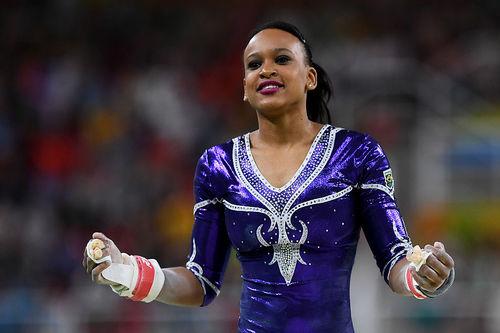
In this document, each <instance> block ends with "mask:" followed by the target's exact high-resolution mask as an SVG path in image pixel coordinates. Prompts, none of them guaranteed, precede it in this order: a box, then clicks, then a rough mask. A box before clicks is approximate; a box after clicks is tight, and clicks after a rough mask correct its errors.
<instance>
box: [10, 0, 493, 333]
mask: <svg viewBox="0 0 500 333" xmlns="http://www.w3.org/2000/svg"><path fill="white" fill-rule="evenodd" d="M275 19H282V20H287V21H290V22H292V23H295V24H297V25H298V26H299V27H300V28H302V29H303V30H304V33H305V34H306V36H307V37H308V39H309V40H310V43H311V44H312V46H313V54H314V57H315V61H317V62H318V63H320V64H321V65H322V66H323V67H325V68H326V69H327V71H328V72H329V74H330V76H331V78H332V81H333V83H334V91H335V96H334V99H333V101H332V102H331V106H332V108H333V119H334V124H335V125H337V126H340V127H347V128H352V129H356V130H359V131H363V132H368V133H370V134H372V135H373V136H375V137H376V138H377V139H378V140H379V141H380V142H381V144H382V146H383V147H384V149H385V150H386V151H387V152H388V154H389V156H390V158H391V163H392V164H393V170H394V171H395V174H396V182H397V183H396V185H397V189H396V190H397V197H398V198H399V204H400V207H401V210H402V212H403V215H404V216H406V220H407V224H408V227H409V229H410V231H411V234H412V236H413V239H414V241H415V242H416V243H420V244H425V243H426V242H433V241H434V240H437V239H441V240H443V241H444V242H445V244H449V245H448V247H449V248H448V250H449V251H450V252H451V253H452V254H454V255H455V256H456V262H457V282H456V285H455V287H454V289H452V290H451V291H450V295H446V296H444V297H443V298H442V299H441V300H436V301H431V302H429V303H428V304H424V303H421V302H420V303H418V302H416V301H412V300H406V299H400V298H397V296H393V295H390V292H389V289H388V288H387V287H384V286H383V283H382V281H381V280H382V279H381V278H380V276H379V274H378V272H377V271H376V268H373V267H374V263H373V260H372V259H371V253H369V252H368V251H367V250H366V249H364V247H363V246H362V248H361V249H360V253H359V256H360V259H359V260H357V264H356V265H357V266H360V263H365V262H366V263H367V264H366V265H373V267H371V268H367V269H368V270H369V271H370V274H371V275H370V276H372V278H371V279H370V281H368V282H366V281H364V282H363V285H365V284H366V283H368V286H367V287H366V288H371V290H372V292H370V293H366V294H365V293H360V292H359V289H358V291H356V290H354V289H355V288H354V287H353V305H352V307H353V313H354V319H355V323H356V326H357V328H358V329H359V332H360V333H363V332H373V333H377V332H389V333H391V332H396V331H399V330H403V329H404V331H405V332H424V331H425V332H471V331H472V330H474V331H475V332H476V333H480V332H488V333H490V332H500V331H499V329H498V327H500V292H499V291H498V288H497V284H496V283H498V282H499V280H500V271H499V270H500V268H499V267H500V265H499V259H498V254H499V250H500V241H499V239H500V227H499V226H500V208H498V207H500V131H499V130H498V129H499V128H500V94H499V92H500V3H499V2H498V1H495V0H489V1H488V0H485V1H476V2H471V1H470V2H467V1H440V2H431V1H423V2H422V1H409V2H404V4H403V2H398V1H395V0H379V1H368V0H364V1H359V2H357V3H356V4H354V3H351V2H342V3H337V4H333V3H331V2H326V1H319V2H314V3H313V4H310V3H308V2H306V1H288V2H286V3H276V4H272V3H268V2H266V1H261V0H259V1H253V2H252V3H246V4H243V3H240V2H228V3H225V2H222V1H221V2H217V1H214V2H210V1H209V2H203V3H201V2H196V1H183V2H181V1H167V2H163V1H153V0H148V1H141V2H134V1H97V0H85V1H84V0H81V1H78V0H71V1H67V0H66V1H62V0H58V1H56V0H53V1H46V2H37V1H4V2H2V4H1V5H0V264H1V267H2V269H1V273H0V332H156V331H162V332H167V331H168V332H170V331H174V330H175V331H176V332H192V331H196V332H232V331H235V325H236V320H237V316H238V298H239V274H240V273H239V268H238V264H237V263H236V260H235V259H234V258H232V263H231V265H230V267H229V269H228V272H227V273H226V278H225V281H226V282H225V286H224V288H223V289H222V293H221V296H220V299H218V300H216V301H215V302H214V304H213V305H211V306H210V307H208V308H206V309H205V308H204V309H179V308H174V307H170V306H166V305H161V304H148V305H146V304H137V303H134V302H128V301H126V300H122V299H119V298H118V297H116V296H115V295H114V294H113V293H112V292H111V290H108V289H109V288H105V287H101V286H95V285H93V284H92V283H91V281H90V277H89V276H88V275H86V274H85V272H84V271H83V268H82V266H81V259H82V252H83V247H84V245H85V244H86V242H87V240H88V239H89V237H90V236H91V234H92V232H93V231H97V230H99V231H102V232H104V233H105V234H107V235H108V236H109V237H111V238H112V239H113V240H114V241H115V243H116V244H117V245H118V246H119V248H120V249H122V251H124V252H127V253H138V254H141V255H143V256H145V257H150V258H151V257H154V258H157V259H158V261H159V262H160V263H162V264H163V265H164V266H178V265H184V263H185V260H186V256H187V255H188V251H189V236H190V232H191V226H192V222H193V221H192V206H193V195H192V179H193V172H194V167H195V165H196V161H197V159H198V157H199V156H200V155H201V154H202V152H203V150H204V149H206V148H208V147H210V146H212V145H215V144H217V143H221V142H224V141H226V140H229V139H231V138H232V137H235V136H237V135H239V134H242V133H244V132H248V131H250V130H253V129H255V127H256V121H255V114H254V111H253V110H251V109H250V108H249V107H248V106H247V105H245V104H244V103H243V101H242V96H243V94H242V75H243V68H242V64H241V54H242V50H243V48H244V45H245V43H246V37H247V35H248V33H249V31H250V30H251V29H252V28H253V27H254V26H255V25H256V24H258V23H261V22H264V21H268V20H275ZM363 249H364V250H363ZM366 258H368V259H367V260H366V261H365V259H366ZM363 265H364V264H363ZM363 267H364V266H362V267H357V268H356V269H357V270H361V271H363V269H364V268H363ZM354 274H356V271H355V273H354ZM358 274H359V271H358ZM353 279H354V280H353V285H354V286H355V285H356V283H357V281H358V278H357V277H356V276H353ZM359 282H360V281H359ZM360 283H361V282H360ZM363 295H364V296H363ZM367 295H368V296H367ZM370 295H372V296H370ZM363 297H367V299H364V298H363ZM358 300H359V301H358ZM363 302H364V303H365V304H373V306H374V307H373V308H366V306H363V305H361V303H363ZM370 302H371V303H370ZM358 305H359V306H358ZM365 308H366V309H365ZM365 310H366V311H365ZM367 325H371V326H368V327H369V328H365V327H367ZM370 327H371V329H370Z"/></svg>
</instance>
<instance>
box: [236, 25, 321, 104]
mask: <svg viewBox="0 0 500 333" xmlns="http://www.w3.org/2000/svg"><path fill="white" fill-rule="evenodd" d="M243 63H244V66H245V78H244V79H243V86H244V90H245V99H246V100H247V101H248V102H249V103H250V105H251V106H252V107H253V108H254V109H256V110H259V111H264V112H266V111H280V110H287V109H290V108H297V107H300V108H304V109H305V106H306V93H307V91H308V90H312V89H314V88H315V87H316V76H317V73H316V70H315V69H314V68H312V67H311V66H309V65H307V64H306V57H305V51H304V47H303V45H302V43H301V42H300V41H299V40H298V39H297V38H296V37H295V36H294V35H292V34H290V33H288V32H286V31H282V30H279V29H266V30H263V31H261V32H259V33H258V34H256V35H255V36H254V37H253V38H252V39H251V40H250V42H249V43H248V45H247V47H246V48H245V52H244V54H243Z"/></svg>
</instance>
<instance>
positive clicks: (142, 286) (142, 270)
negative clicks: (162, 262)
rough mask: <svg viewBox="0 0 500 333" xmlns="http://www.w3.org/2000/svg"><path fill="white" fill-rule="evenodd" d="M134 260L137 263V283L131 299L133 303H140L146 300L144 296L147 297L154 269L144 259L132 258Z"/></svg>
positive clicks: (139, 257) (151, 284)
mask: <svg viewBox="0 0 500 333" xmlns="http://www.w3.org/2000/svg"><path fill="white" fill-rule="evenodd" d="M134 259H135V261H136V262H137V268H138V275H137V283H136V284H135V288H134V291H133V292H132V297H131V299H132V300H133V301H142V300H143V299H144V298H146V296H148V294H149V291H150V290H151V287H152V286H153V281H154V278H155V269H154V267H153V265H152V264H151V263H150V262H149V260H147V259H146V258H143V257H141V256H134Z"/></svg>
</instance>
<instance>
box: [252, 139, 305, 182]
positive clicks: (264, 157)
mask: <svg viewBox="0 0 500 333" xmlns="http://www.w3.org/2000/svg"><path fill="white" fill-rule="evenodd" d="M308 150H309V149H308V147H307V146H302V147H296V148H292V149H252V150H251V153H252V157H253V159H254V161H255V165H256V166H257V169H258V170H259V172H260V173H261V174H262V176H263V177H264V178H265V179H266V180H267V181H268V182H269V183H270V184H271V185H273V186H274V187H277V188H280V187H283V186H284V185H286V184H287V183H288V181H289V180H290V179H291V178H292V177H293V176H294V175H295V173H297V171H298V170H299V169H300V167H301V165H302V164H303V162H304V161H305V159H306V157H307V153H308Z"/></svg>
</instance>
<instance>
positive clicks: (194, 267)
mask: <svg viewBox="0 0 500 333" xmlns="http://www.w3.org/2000/svg"><path fill="white" fill-rule="evenodd" d="M195 258H196V242H195V240H194V238H193V253H192V254H191V256H190V257H189V260H188V262H187V263H186V268H187V269H189V270H190V271H191V272H193V274H194V275H195V276H196V278H197V279H198V280H199V281H200V283H201V286H202V288H203V294H205V295H206V294H207V289H206V287H205V284H207V285H208V286H209V287H210V288H212V289H213V290H214V291H215V294H216V295H219V293H220V290H219V288H217V286H215V284H213V283H212V282H211V281H210V280H209V279H207V278H206V277H204V276H203V267H201V265H200V264H198V263H196V262H195V261H194V260H195Z"/></svg>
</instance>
